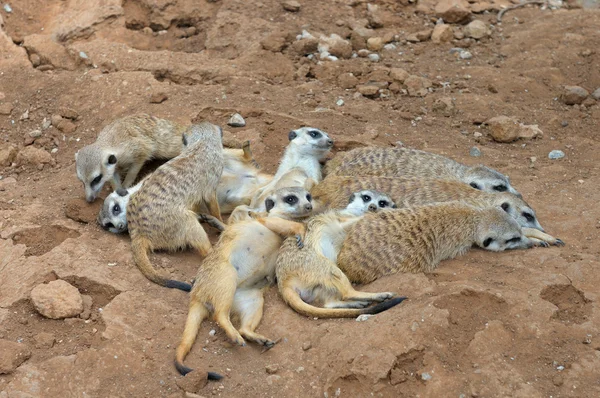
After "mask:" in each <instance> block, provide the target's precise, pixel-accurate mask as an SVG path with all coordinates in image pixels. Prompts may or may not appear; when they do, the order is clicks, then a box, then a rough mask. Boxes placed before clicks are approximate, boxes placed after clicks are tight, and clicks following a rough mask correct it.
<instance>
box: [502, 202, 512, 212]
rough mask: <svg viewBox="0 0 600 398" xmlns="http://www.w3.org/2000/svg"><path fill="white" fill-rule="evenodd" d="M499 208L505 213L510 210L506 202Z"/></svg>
mask: <svg viewBox="0 0 600 398" xmlns="http://www.w3.org/2000/svg"><path fill="white" fill-rule="evenodd" d="M500 207H502V210H504V211H506V212H508V211H509V210H510V204H509V203H508V202H504V203H502V205H501V206H500Z"/></svg>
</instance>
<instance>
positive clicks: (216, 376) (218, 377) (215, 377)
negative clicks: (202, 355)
mask: <svg viewBox="0 0 600 398" xmlns="http://www.w3.org/2000/svg"><path fill="white" fill-rule="evenodd" d="M222 378H223V376H222V375H220V374H218V373H215V372H208V380H221V379H222Z"/></svg>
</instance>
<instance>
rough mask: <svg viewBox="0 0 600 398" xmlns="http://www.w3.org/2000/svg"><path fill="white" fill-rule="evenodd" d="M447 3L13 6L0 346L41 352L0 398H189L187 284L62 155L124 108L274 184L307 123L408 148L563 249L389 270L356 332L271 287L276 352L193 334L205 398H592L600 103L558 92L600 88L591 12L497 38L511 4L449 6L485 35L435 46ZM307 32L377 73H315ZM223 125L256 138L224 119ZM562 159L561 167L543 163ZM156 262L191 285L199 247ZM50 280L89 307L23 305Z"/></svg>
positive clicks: (456, 30) (199, 1) (567, 8)
mask: <svg viewBox="0 0 600 398" xmlns="http://www.w3.org/2000/svg"><path fill="white" fill-rule="evenodd" d="M284 3H288V2H284ZM290 3H292V4H287V5H286V8H289V9H294V4H293V3H294V2H290ZM448 3H449V2H448V1H447V0H443V1H438V0H424V1H419V2H409V1H392V0H380V1H373V2H372V5H377V6H378V10H374V9H373V7H372V6H369V5H368V4H367V3H366V2H364V1H361V0H337V1H320V0H300V5H301V7H300V9H299V11H287V10H286V9H284V7H283V6H282V3H281V2H280V1H277V0H262V1H260V2H254V1H242V0H220V1H219V0H217V1H206V0H152V1H151V0H123V1H121V0H13V1H12V2H9V3H8V4H10V6H11V7H12V10H11V12H10V13H9V12H7V11H6V9H5V8H4V9H0V16H1V19H2V20H3V22H2V23H1V25H2V26H3V27H2V30H1V31H0V142H1V144H0V155H1V156H0V161H1V162H2V163H3V164H2V163H0V176H1V177H2V178H1V179H0V237H1V239H0V324H1V327H0V339H4V340H8V341H12V342H18V343H20V344H22V345H23V347H24V350H28V351H29V352H30V354H31V355H30V357H29V359H27V360H26V361H25V362H23V363H22V364H21V365H20V366H18V368H17V369H16V370H14V371H12V372H10V373H8V374H0V391H2V392H0V397H1V398H10V397H65V396H78V397H82V396H86V397H141V396H150V397H184V396H186V392H185V391H184V390H183V389H182V388H181V387H180V385H182V382H181V379H182V378H181V376H179V374H178V373H177V371H176V370H175V368H174V366H173V358H174V352H175V347H176V345H177V344H178V341H179V338H180V335H181V333H182V330H183V325H184V320H185V317H186V313H187V304H188V298H187V295H186V293H184V292H181V291H175V290H170V289H165V288H162V287H159V286H157V285H155V284H152V283H150V282H149V281H148V280H146V279H145V278H144V277H143V276H142V275H141V273H140V272H139V271H138V270H137V269H136V267H135V265H134V264H133V262H132V259H131V254H130V247H129V239H128V237H127V236H126V235H124V236H116V235H112V234H109V233H107V232H105V231H103V230H102V229H101V228H99V227H98V226H97V225H96V223H95V215H96V213H97V211H98V208H99V206H100V204H101V200H97V201H96V202H95V203H93V204H92V205H89V206H88V205H86V204H85V201H84V199H83V196H84V193H83V188H82V186H81V183H80V182H79V181H78V180H77V178H76V175H75V162H74V154H75V152H76V151H77V150H78V149H80V148H81V147H83V146H84V145H86V144H89V143H91V142H93V141H94V140H95V138H96V135H97V133H98V132H99V131H100V130H101V128H102V127H103V126H104V125H106V124H107V123H109V122H110V121H112V120H114V119H115V118H118V117H122V116H125V115H129V114H132V113H136V112H147V113H150V114H153V115H156V116H160V117H166V118H171V119H173V120H177V121H179V122H186V123H188V122H190V121H191V120H198V119H202V118H206V119H209V120H210V121H212V122H214V123H218V124H220V125H222V126H224V127H225V129H226V130H228V131H229V132H231V133H232V134H233V135H234V136H235V137H237V138H239V139H250V140H251V141H252V146H253V149H254V153H255V155H256V157H257V159H258V161H259V163H260V164H261V165H263V167H264V169H265V170H266V171H269V172H273V171H274V170H275V168H276V165H277V162H278V159H279V156H280V154H281V153H282V150H283V148H284V146H285V145H286V142H287V132H288V131H289V130H290V129H293V128H297V127H300V126H302V125H310V126H314V127H318V128H321V129H323V130H325V131H327V132H328V133H329V134H330V135H331V136H332V137H333V138H334V139H335V140H336V141H337V143H338V146H342V147H343V146H344V145H340V144H345V146H346V147H348V146H351V145H364V144H373V145H383V146H389V145H394V144H395V143H397V142H398V141H401V142H402V143H403V144H404V145H405V146H408V147H414V148H419V149H426V150H429V151H432V152H435V153H439V154H444V155H446V156H450V157H452V158H454V159H456V160H458V161H461V162H464V163H466V164H477V163H485V164H486V165H489V166H491V167H494V168H496V169H498V170H500V171H502V172H503V173H505V174H507V175H509V176H510V177H511V182H512V184H513V186H515V187H516V188H517V189H518V190H519V191H520V192H521V193H522V194H523V195H524V197H525V199H526V200H527V201H528V202H529V204H530V205H531V206H532V207H533V208H534V209H536V211H537V215H538V218H539V220H540V221H541V223H542V225H543V226H544V228H545V229H546V231H547V232H548V233H550V234H552V235H554V236H557V237H559V238H561V239H563V240H564V241H565V242H566V246H564V247H551V248H536V249H532V250H527V251H514V252H505V253H489V252H484V251H482V250H477V249H473V250H472V251H470V252H469V253H468V254H467V255H465V256H463V257H460V258H457V259H454V260H452V261H445V262H443V263H442V264H441V265H440V267H439V268H438V269H437V270H436V271H435V272H433V273H430V274H396V275H391V276H387V277H384V278H381V279H379V280H377V281H376V282H374V283H372V284H370V285H368V286H364V287H361V289H363V288H364V289H365V290H370V291H395V292H398V293H400V294H402V295H406V296H408V297H409V300H407V301H405V302H404V303H402V304H401V305H399V306H398V307H396V308H393V309H392V310H390V311H387V312H385V313H382V314H380V315H377V316H375V317H373V318H371V319H369V320H367V321H364V322H356V321H355V320H353V319H345V320H325V319H311V318H305V317H302V316H300V315H298V314H296V313H295V312H293V311H292V310H291V309H289V308H288V307H286V305H284V303H283V302H282V300H281V299H280V298H279V297H278V294H277V291H276V290H275V289H274V288H271V289H270V290H269V291H268V293H267V295H266V303H265V313H264V318H263V321H262V323H261V325H260V326H259V329H258V330H259V331H260V332H261V333H262V334H264V335H266V336H269V337H271V338H281V342H280V343H279V344H278V345H276V346H275V347H274V348H273V349H271V350H270V351H267V352H265V353H261V348H259V347H256V346H253V345H248V346H246V347H237V346H236V347H234V346H232V345H231V344H229V343H228V342H227V340H226V336H225V335H224V333H223V332H222V331H221V330H220V329H219V327H218V326H217V325H216V324H215V323H213V322H206V323H204V324H203V325H202V327H201V330H200V333H199V336H198V339H197V341H196V344H195V346H194V347H193V349H192V351H191V352H190V354H189V356H188V358H187V361H186V363H187V364H188V365H189V366H191V367H194V368H199V370H201V369H204V370H206V369H210V370H214V371H217V372H220V373H222V374H224V375H226V377H225V378H224V379H223V380H221V381H219V382H210V383H208V384H207V385H206V386H204V387H201V388H199V389H197V390H196V391H193V392H194V393H196V394H197V395H200V396H223V397H254V396H260V397H276V396H278V397H281V396H284V397H300V396H302V397H305V396H306V397H309V396H310V397H313V396H314V397H323V396H328V397H334V396H342V397H366V396H380V397H404V396H406V397H415V396H419V397H457V398H458V397H507V396H511V397H597V396H600V372H599V371H600V334H599V333H600V332H599V330H600V308H599V305H598V300H600V296H599V291H598V286H600V273H599V274H597V273H596V271H595V270H596V267H598V266H599V265H600V258H599V256H600V249H599V248H598V246H596V243H597V242H598V239H599V235H600V234H599V231H600V207H598V205H597V203H598V201H599V200H600V193H599V192H600V191H599V190H598V186H599V183H600V169H599V158H600V152H599V149H600V137H599V136H598V134H600V130H599V127H598V126H599V123H600V103H597V101H596V100H594V99H593V98H592V97H591V96H589V97H588V98H587V99H585V101H584V102H583V103H582V104H576V105H566V104H565V103H564V100H563V98H564V96H563V92H564V90H565V89H564V87H565V86H580V87H583V88H584V89H585V90H587V91H588V92H589V93H592V92H593V91H594V90H596V89H598V88H599V87H600V50H599V49H600V31H599V30H598V26H600V11H598V10H597V9H594V6H597V2H594V1H586V2H584V3H583V4H584V6H585V7H584V8H582V7H581V6H580V5H581V3H579V4H578V3H577V2H575V1H574V2H572V3H570V4H569V5H567V4H564V5H563V7H562V9H558V10H550V9H545V8H544V9H541V8H540V7H539V6H533V7H530V8H520V9H516V10H511V11H509V12H507V13H506V14H505V15H504V17H503V20H502V23H501V24H498V23H497V22H496V15H497V12H496V11H497V10H498V9H501V8H502V7H505V6H508V5H510V4H511V3H510V2H509V1H508V0H496V1H494V0H492V1H491V2H487V1H478V0H469V1H468V2H467V1H460V0H456V1H455V3H457V4H458V6H457V7H456V9H460V10H459V11H461V12H463V14H464V15H463V14H461V12H459V11H456V10H455V11H456V12H454V11H452V10H451V11H449V12H448V14H445V16H446V19H448V20H447V21H446V22H450V20H451V19H453V18H455V17H456V18H458V17H460V18H463V17H464V18H466V19H472V20H481V21H483V22H485V24H484V26H486V27H487V29H489V32H486V33H490V35H489V36H487V35H485V34H484V36H485V37H483V38H481V39H480V40H475V39H470V38H462V37H461V35H464V33H465V32H466V31H467V28H466V27H465V25H464V22H468V21H466V20H463V21H462V24H461V23H453V24H451V25H450V27H451V34H450V37H449V39H450V41H442V42H441V43H435V42H434V41H432V40H431V39H429V38H428V33H427V32H423V31H427V30H431V29H433V27H434V25H435V22H436V20H437V18H438V16H439V15H441V14H442V13H443V7H444V6H445V5H447V4H448ZM2 4H3V5H4V4H6V2H2ZM303 30H307V31H308V32H310V34H312V35H313V36H314V37H315V38H317V39H318V38H319V37H320V35H327V36H328V35H330V34H332V33H335V34H338V35H340V36H341V37H342V38H344V39H346V38H348V39H349V42H351V43H352V46H353V48H352V51H353V52H354V53H356V52H357V51H358V50H361V49H364V48H365V46H366V45H365V40H366V38H368V37H381V38H384V39H385V40H384V41H383V43H386V42H387V43H388V46H387V47H385V48H384V49H381V50H379V51H373V52H372V54H378V55H379V57H380V59H379V61H378V62H376V61H374V60H372V59H370V58H368V57H362V56H359V57H350V58H344V56H348V55H350V54H351V53H348V49H347V48H345V47H343V46H342V47H343V48H342V49H341V50H340V51H339V53H340V54H341V55H340V56H339V57H338V58H340V59H339V60H337V61H335V60H329V59H323V60H319V54H318V52H317V48H316V44H315V42H314V41H313V40H310V39H308V40H306V39H305V41H302V42H297V37H296V36H297V35H300V34H301V33H302V31H303ZM417 32H419V34H418V35H417V36H418V37H417V39H416V40H417V41H418V42H411V41H407V39H410V40H413V41H414V35H413V34H415V33H417ZM452 36H454V37H452ZM419 38H420V41H419ZM369 43H370V47H371V48H377V45H378V44H381V42H380V43H377V40H372V41H371V42H369ZM389 44H392V45H393V46H391V45H389ZM455 47H461V48H463V49H465V50H467V51H469V52H470V53H471V55H472V57H471V58H470V59H463V58H461V57H460V56H459V55H458V54H460V53H451V51H450V50H451V49H452V48H455ZM309 53H310V54H314V53H316V55H311V56H307V54H309ZM331 53H332V54H333V53H334V52H333V50H332V51H331ZM363 53H365V51H362V53H361V55H366V53H365V54H363ZM467 58H468V57H467ZM394 68H401V69H403V70H405V71H406V72H408V73H407V75H412V76H413V78H411V79H407V78H406V79H405V77H404V76H401V75H402V73H401V72H400V71H399V70H398V69H394ZM349 73H352V74H353V75H354V78H352V77H350V76H349V75H348V74H349ZM368 82H370V83H369V84H366V83H368ZM409 82H410V83H409ZM415 82H416V83H415ZM357 84H358V85H359V87H358V88H357V87H356V85H357ZM365 84H366V86H367V87H360V85H365ZM415 84H416V85H415ZM373 86H376V88H375V89H374V92H373V91H372V87H373ZM428 86H431V87H429V88H428ZM361 93H365V94H366V96H365V95H362V94H361ZM162 94H164V95H162ZM152 96H155V97H156V96H162V97H163V98H162V99H164V97H165V96H166V97H167V99H166V100H165V101H163V102H161V103H152V102H151V101H150V100H151V97H152ZM155 99H156V98H155ZM340 99H341V100H343V103H342V102H341V101H339V100H340ZM154 102H159V101H154ZM233 112H240V113H241V114H242V115H243V116H244V117H245V119H246V122H247V125H246V127H244V128H237V129H234V128H230V127H226V122H227V120H228V118H229V116H231V114H232V113H233ZM500 115H505V116H509V117H514V118H516V119H517V120H518V121H519V122H522V123H524V124H526V125H538V126H539V128H540V129H541V130H542V131H543V137H541V138H537V139H534V140H518V141H515V142H512V143H497V142H495V141H493V140H492V139H491V137H490V130H489V128H487V127H486V125H485V123H484V122H485V121H486V120H488V119H490V118H492V117H495V116H500ZM352 141H354V143H352ZM474 146H476V147H477V148H478V149H479V150H480V151H481V157H473V156H470V154H469V153H470V150H471V148H472V147H474ZM555 149H557V150H561V151H563V152H564V154H565V157H564V158H562V159H558V160H550V159H549V158H548V154H549V152H550V151H551V150H555ZM107 193H108V188H105V190H104V192H103V195H102V196H105V195H106V194H107ZM66 211H67V212H68V214H70V215H71V217H72V218H67V217H66V214H67V213H66ZM212 239H216V236H214V235H212ZM595 242H596V243H595ZM152 260H153V263H154V264H155V266H156V267H159V268H160V269H161V270H162V271H163V272H165V273H169V272H170V273H171V274H172V275H173V276H174V277H177V278H186V279H190V278H192V277H193V276H194V274H195V271H196V269H197V268H198V266H199V265H200V264H201V258H199V257H198V256H197V255H196V254H194V253H192V252H182V253H177V254H166V253H158V254H155V255H154V256H153V257H152ZM57 278H59V279H64V280H66V281H67V282H69V283H71V284H72V285H74V286H76V287H77V288H78V289H79V290H80V292H81V293H82V294H85V295H89V296H91V297H92V299H93V305H92V313H91V316H89V319H79V318H71V319H67V320H51V319H46V318H44V317H42V316H41V315H39V314H38V313H37V312H36V310H35V309H34V307H33V305H32V304H31V302H30V300H29V294H30V292H31V290H32V288H33V287H35V286H37V285H38V284H40V283H43V282H47V281H50V280H53V279H57ZM211 330H215V331H216V333H210V332H211ZM212 334H214V335H212ZM0 356H1V355H0ZM187 390H188V391H190V388H187ZM187 396H190V397H194V395H193V394H189V393H187Z"/></svg>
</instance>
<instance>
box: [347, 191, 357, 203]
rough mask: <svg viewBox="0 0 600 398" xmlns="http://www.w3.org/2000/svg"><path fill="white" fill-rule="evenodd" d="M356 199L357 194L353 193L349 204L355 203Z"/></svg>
mask: <svg viewBox="0 0 600 398" xmlns="http://www.w3.org/2000/svg"><path fill="white" fill-rule="evenodd" d="M355 197H356V194H355V193H353V194H352V195H350V200H348V203H352V202H353V201H354V198H355Z"/></svg>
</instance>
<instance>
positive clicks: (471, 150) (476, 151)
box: [469, 146, 481, 158]
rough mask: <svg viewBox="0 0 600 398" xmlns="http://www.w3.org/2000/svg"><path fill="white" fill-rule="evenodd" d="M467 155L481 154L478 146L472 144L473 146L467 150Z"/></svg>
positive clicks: (478, 155) (476, 155) (475, 155)
mask: <svg viewBox="0 0 600 398" xmlns="http://www.w3.org/2000/svg"><path fill="white" fill-rule="evenodd" d="M469 155H471V156H473V157H475V158H478V157H480V156H481V151H480V150H479V148H477V147H476V146H474V147H473V148H471V149H470V150H469Z"/></svg>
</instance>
